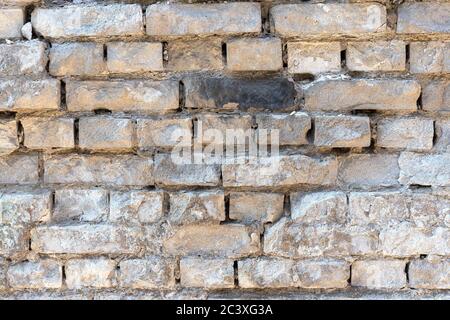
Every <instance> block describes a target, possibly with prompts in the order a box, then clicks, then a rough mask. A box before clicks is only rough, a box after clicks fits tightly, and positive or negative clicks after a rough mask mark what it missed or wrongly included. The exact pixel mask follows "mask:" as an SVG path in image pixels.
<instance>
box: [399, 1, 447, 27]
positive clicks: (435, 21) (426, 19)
mask: <svg viewBox="0 0 450 320" xmlns="http://www.w3.org/2000/svg"><path fill="white" fill-rule="evenodd" d="M397 32H398V33H449V32H450V3H445V2H439V3H433V2H424V3H421V2H416V3H403V4H402V5H400V7H399V8H398V22H397Z"/></svg>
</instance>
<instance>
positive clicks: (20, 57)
mask: <svg viewBox="0 0 450 320" xmlns="http://www.w3.org/2000/svg"><path fill="white" fill-rule="evenodd" d="M46 49H47V45H46V44H45V43H44V42H41V41H37V40H33V41H26V42H18V43H14V44H1V45H0V57H1V58H0V75H1V76H17V75H26V74H39V73H42V72H44V71H45V67H46V65H47V54H46Z"/></svg>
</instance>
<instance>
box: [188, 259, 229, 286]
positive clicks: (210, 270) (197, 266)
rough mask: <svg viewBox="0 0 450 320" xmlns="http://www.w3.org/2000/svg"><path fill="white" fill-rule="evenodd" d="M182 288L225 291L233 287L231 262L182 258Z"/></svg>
mask: <svg viewBox="0 0 450 320" xmlns="http://www.w3.org/2000/svg"><path fill="white" fill-rule="evenodd" d="M180 277H181V285H182V286H183V287H199V288H208V289H225V288H233V287H234V269H233V261H232V260H227V259H207V260H205V259H201V258H195V257H188V258H183V259H181V261H180Z"/></svg>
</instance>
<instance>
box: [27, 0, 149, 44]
mask: <svg viewBox="0 0 450 320" xmlns="http://www.w3.org/2000/svg"><path fill="white" fill-rule="evenodd" d="M31 23H32V24H33V28H34V30H35V31H36V33H38V34H40V35H42V36H44V37H48V38H70V37H102V36H103V37H104V36H136V35H141V34H143V30H144V23H143V17H142V8H141V6H140V5H137V4H130V5H127V4H111V5H106V6H82V5H79V6H68V7H63V8H48V9H46V8H37V9H35V10H34V11H33V13H32V14H31Z"/></svg>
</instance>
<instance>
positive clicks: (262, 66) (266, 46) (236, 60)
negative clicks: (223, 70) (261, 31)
mask: <svg viewBox="0 0 450 320" xmlns="http://www.w3.org/2000/svg"><path fill="white" fill-rule="evenodd" d="M227 68H228V69H229V70H231V71H277V70H280V69H282V68H283V58H282V52H281V40H280V39H278V38H258V39H252V38H243V39H235V40H230V41H228V42H227Z"/></svg>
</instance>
